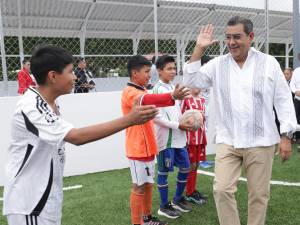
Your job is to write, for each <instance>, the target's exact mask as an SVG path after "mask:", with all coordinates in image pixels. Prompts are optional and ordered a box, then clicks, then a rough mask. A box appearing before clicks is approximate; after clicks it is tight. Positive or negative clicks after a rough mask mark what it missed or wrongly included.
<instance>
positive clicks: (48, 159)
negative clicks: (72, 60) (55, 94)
mask: <svg viewBox="0 0 300 225" xmlns="http://www.w3.org/2000/svg"><path fill="white" fill-rule="evenodd" d="M58 109H59V108H58ZM72 128H73V126H72V125H70V124H69V123H67V122H65V121H64V120H62V119H61V117H60V115H59V112H56V113H55V112H54V111H53V110H52V108H51V107H50V106H49V105H48V103H47V102H46V101H45V100H44V99H43V97H42V96H41V95H40V94H39V93H38V92H37V91H36V90H34V89H32V88H29V89H28V91H27V92H26V93H25V95H24V96H22V98H21V99H20V100H19V102H18V103H17V106H16V110H15V112H14V114H13V119H12V129H11V131H12V134H11V136H12V138H11V141H10V145H9V149H8V163H7V165H6V184H5V187H4V202H3V214H4V215H8V214H25V215H36V216H40V217H44V218H47V219H50V220H55V221H57V220H60V219H61V208H62V198H63V197H62V195H63V193H62V180H63V169H64V162H65V147H64V137H65V136H66V134H67V133H68V132H69V131H70V130H71V129H72Z"/></svg>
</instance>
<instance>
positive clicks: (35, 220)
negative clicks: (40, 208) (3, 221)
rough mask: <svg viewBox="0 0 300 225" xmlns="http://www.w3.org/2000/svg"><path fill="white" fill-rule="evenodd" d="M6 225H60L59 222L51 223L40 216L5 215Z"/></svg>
mask: <svg viewBox="0 0 300 225" xmlns="http://www.w3.org/2000/svg"><path fill="white" fill-rule="evenodd" d="M7 222H8V225H60V224H61V223H60V221H52V220H48V219H45V218H42V217H40V216H27V215H22V214H9V215H7Z"/></svg>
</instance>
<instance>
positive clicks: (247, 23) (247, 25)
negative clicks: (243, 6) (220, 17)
mask: <svg viewBox="0 0 300 225" xmlns="http://www.w3.org/2000/svg"><path fill="white" fill-rule="evenodd" d="M237 24H242V25H243V26H244V32H245V33H246V34H247V35H249V34H250V32H253V23H252V21H251V20H249V19H247V18H244V17H241V16H234V17H231V18H230V19H229V21H228V22H227V26H235V25H237Z"/></svg>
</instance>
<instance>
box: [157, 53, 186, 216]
mask: <svg viewBox="0 0 300 225" xmlns="http://www.w3.org/2000/svg"><path fill="white" fill-rule="evenodd" d="M156 67H157V70H158V74H159V79H160V80H159V81H158V82H157V83H156V84H155V86H154V87H153V89H152V91H153V93H156V94H159V93H168V92H171V91H173V90H174V85H173V84H172V81H173V80H174V77H175V75H176V65H175V59H174V58H173V57H172V56H168V55H163V56H160V57H158V59H157V61H156ZM180 116H181V109H180V105H179V101H176V102H175V105H174V106H169V107H164V108H160V109H159V114H158V115H157V116H156V117H155V119H154V124H155V131H156V139H157V144H158V148H159V155H158V156H157V165H158V175H157V187H158V191H159V195H160V208H159V210H158V214H159V215H161V216H165V217H168V218H171V219H176V218H178V217H180V216H181V212H190V211H191V206H190V205H189V203H188V202H187V201H186V200H185V198H184V196H183V192H184V189H185V185H186V181H187V176H188V174H189V170H190V162H189V156H188V153H187V150H186V148H185V146H186V135H185V132H184V131H185V130H189V129H191V127H187V126H183V124H182V123H179V117H180ZM174 166H177V167H178V168H179V171H178V176H177V184H176V193H175V196H174V197H173V199H172V201H171V202H169V198H168V193H169V189H168V173H169V172H173V171H174Z"/></svg>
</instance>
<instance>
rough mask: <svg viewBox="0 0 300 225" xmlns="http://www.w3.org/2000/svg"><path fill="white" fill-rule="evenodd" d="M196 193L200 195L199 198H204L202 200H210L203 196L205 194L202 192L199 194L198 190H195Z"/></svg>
mask: <svg viewBox="0 0 300 225" xmlns="http://www.w3.org/2000/svg"><path fill="white" fill-rule="evenodd" d="M194 192H196V194H197V195H199V197H200V198H202V199H204V200H205V201H207V200H208V197H207V196H206V195H205V194H203V193H201V192H199V191H197V190H195V191H194Z"/></svg>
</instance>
